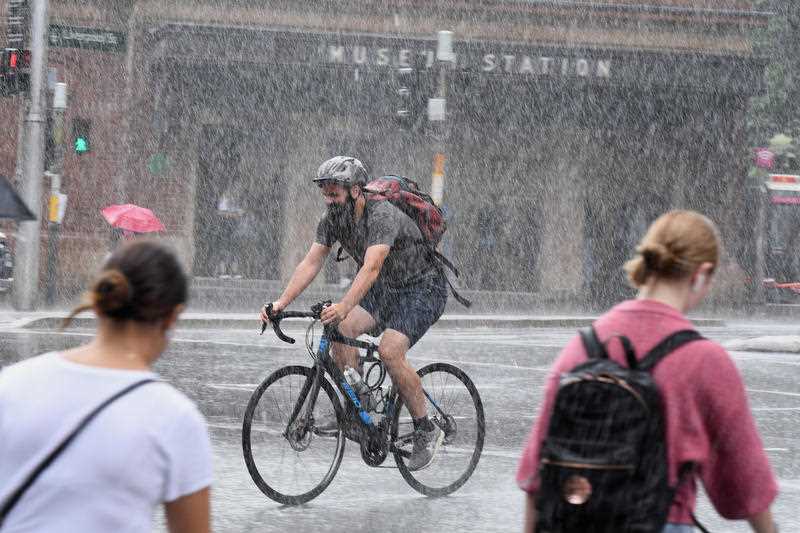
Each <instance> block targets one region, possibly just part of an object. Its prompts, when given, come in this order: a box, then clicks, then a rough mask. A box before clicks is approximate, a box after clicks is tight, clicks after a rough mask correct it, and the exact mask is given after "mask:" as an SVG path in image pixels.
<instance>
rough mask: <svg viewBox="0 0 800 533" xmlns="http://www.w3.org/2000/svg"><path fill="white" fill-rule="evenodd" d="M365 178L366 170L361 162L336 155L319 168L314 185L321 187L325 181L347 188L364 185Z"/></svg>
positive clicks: (353, 158)
mask: <svg viewBox="0 0 800 533" xmlns="http://www.w3.org/2000/svg"><path fill="white" fill-rule="evenodd" d="M367 178H368V176H367V169H366V168H364V164H363V163H361V161H359V160H358V159H356V158H355V157H350V156H346V155H337V156H336V157H332V158H330V159H328V160H327V161H325V162H324V163H322V164H321V165H320V166H319V170H317V177H316V178H314V183H317V184H319V185H321V184H322V183H324V182H326V181H332V182H334V183H340V184H342V185H345V186H347V187H349V186H351V185H366V183H367Z"/></svg>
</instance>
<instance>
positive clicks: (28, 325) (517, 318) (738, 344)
mask: <svg viewBox="0 0 800 533" xmlns="http://www.w3.org/2000/svg"><path fill="white" fill-rule="evenodd" d="M68 314H69V312H68V311H67V310H45V311H15V310H13V309H8V308H6V309H2V308H0V332H2V331H26V330H31V331H53V332H55V331H58V330H59V329H60V328H61V324H62V321H63V320H64V318H65V317H66V316H67V315H68ZM595 318H596V316H593V315H578V314H575V315H570V314H552V315H550V314H540V315H517V314H454V313H445V314H444V315H442V318H440V319H439V321H438V322H437V323H436V324H435V325H434V326H433V329H435V330H447V329H523V328H580V327H585V326H588V325H590V324H591V323H592V322H593V321H594V320H595ZM690 318H691V319H692V322H693V323H694V324H695V325H696V326H698V327H701V328H702V327H724V326H725V325H726V324H725V321H724V320H722V319H719V318H702V317H690ZM306 323H307V319H297V320H295V319H288V320H286V321H285V322H284V323H283V325H282V327H283V328H284V329H285V330H286V331H292V330H297V329H298V328H303V327H305V324H306ZM96 324H97V322H96V319H95V317H94V315H93V314H92V313H89V312H86V313H81V314H80V315H79V316H78V317H76V318H75V319H73V321H72V324H71V325H70V327H69V330H76V329H81V330H86V329H94V327H95V326H96ZM177 327H178V329H179V330H192V329H203V330H251V331H252V330H255V329H257V328H258V327H259V321H258V317H257V316H256V315H255V313H244V312H216V313H214V312H192V311H188V312H185V313H183V314H182V315H181V317H180V318H179V320H178V326H177ZM724 345H725V348H727V349H728V350H734V351H745V352H747V351H756V352H783V353H800V335H774V336H762V337H753V338H745V339H734V340H729V341H728V342H725V344H724Z"/></svg>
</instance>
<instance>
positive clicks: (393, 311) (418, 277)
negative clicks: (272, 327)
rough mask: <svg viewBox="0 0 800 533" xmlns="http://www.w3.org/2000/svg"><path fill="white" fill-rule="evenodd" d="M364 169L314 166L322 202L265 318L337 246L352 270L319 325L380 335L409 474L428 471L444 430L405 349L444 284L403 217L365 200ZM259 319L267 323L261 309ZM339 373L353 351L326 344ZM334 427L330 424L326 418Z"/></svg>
mask: <svg viewBox="0 0 800 533" xmlns="http://www.w3.org/2000/svg"><path fill="white" fill-rule="evenodd" d="M367 177H368V176H367V171H366V169H365V168H364V165H363V164H362V163H361V161H359V160H358V159H355V158H353V157H347V156H337V157H333V158H331V159H329V160H327V161H325V162H324V163H322V165H321V166H320V167H319V170H317V176H316V178H314V179H313V182H314V183H316V184H317V185H318V186H319V188H320V191H321V193H322V196H323V198H324V200H325V203H326V205H327V211H326V213H325V214H324V215H323V216H322V218H321V219H320V221H319V224H318V225H317V234H316V239H315V242H314V244H312V246H311V248H310V249H309V251H308V253H307V254H306V256H305V258H304V259H303V260H302V261H301V262H300V264H298V265H297V267H296V268H295V270H294V273H293V274H292V277H291V279H290V280H289V283H288V285H287V286H286V288H285V289H284V291H283V294H281V296H280V297H279V298H278V300H277V301H275V302H273V304H272V309H273V313H277V312H280V311H282V310H283V309H285V308H286V307H287V306H288V305H289V304H290V303H291V302H292V301H293V300H294V299H295V298H297V296H299V295H300V294H301V293H302V292H303V291H304V290H305V289H306V287H308V285H309V284H310V283H311V282H312V281H313V280H314V278H316V276H317V274H319V272H320V270H322V267H323V265H324V264H325V259H326V258H327V256H328V254H329V253H330V252H331V247H332V246H333V245H334V244H335V243H336V242H339V244H340V245H341V247H342V248H343V249H344V250H345V251H346V252H348V253H349V254H350V257H352V258H354V259H355V260H356V262H358V264H359V265H360V269H359V271H358V274H357V275H356V277H355V279H354V280H353V282H352V284H351V285H350V288H349V289H348V290H347V292H346V294H345V295H344V297H343V298H342V300H341V301H340V302H337V303H334V304H332V305H330V306H328V307H326V308H325V309H324V310H323V311H322V315H321V320H322V322H323V323H324V324H334V325H338V328H339V331H341V333H342V334H343V335H345V336H347V337H354V338H355V337H358V336H359V335H361V334H362V333H369V334H370V335H373V336H377V335H380V334H381V333H382V334H383V336H382V337H381V341H380V345H379V349H378V351H379V353H380V356H381V360H382V361H383V363H384V365H385V366H386V369H387V370H388V372H389V375H390V376H391V378H392V383H393V384H394V386H395V387H397V389H398V390H399V392H400V395H401V396H402V397H403V400H404V401H405V402H406V404H407V405H408V409H409V411H410V412H411V415H412V418H413V422H414V447H413V451H412V455H411V459H410V461H409V468H410V469H411V470H419V469H422V468H425V467H426V466H428V465H429V464H430V463H431V462H432V461H433V459H434V457H435V456H436V453H437V451H438V449H439V446H440V445H441V443H442V440H443V439H444V433H443V432H442V430H441V429H440V428H439V427H438V426H436V425H435V424H434V423H433V422H431V421H430V419H429V418H428V414H427V411H426V407H425V406H426V402H425V397H424V395H423V392H422V384H421V381H420V378H419V376H418V375H417V373H416V372H415V371H414V369H413V368H412V367H411V365H410V364H409V363H408V360H407V359H406V352H408V350H409V349H410V348H411V347H412V346H414V344H416V343H417V341H418V340H419V339H420V338H421V337H422V336H423V335H424V334H425V332H426V331H427V330H428V328H430V327H431V325H433V324H434V323H435V322H436V321H437V320H438V319H439V317H440V316H441V315H442V313H443V312H444V308H445V304H446V303H447V287H448V285H447V279H446V278H445V274H444V272H443V270H442V268H441V266H440V265H439V264H437V262H436V259H435V257H434V256H433V255H432V254H431V252H430V249H429V248H428V247H426V246H424V245H423V244H421V243H422V241H423V238H422V234H421V232H420V230H419V228H418V227H417V225H416V223H414V221H413V220H411V218H409V217H408V216H407V215H406V214H405V213H403V212H402V211H401V210H400V209H399V208H397V207H395V206H394V205H392V204H391V203H390V202H388V201H369V200H367V198H366V196H365V193H364V186H365V185H366V183H367ZM260 318H261V320H262V321H264V322H268V321H269V316H267V313H266V308H264V309H262V310H261V315H260ZM333 354H334V358H335V360H336V364H337V366H338V367H339V368H341V369H344V367H345V366H349V367H352V368H355V369H356V370H357V371H358V372H359V373H362V374H363V369H361V368H359V366H358V350H357V349H356V348H354V347H350V346H346V345H343V344H339V343H334V344H333ZM333 424H335V420H333Z"/></svg>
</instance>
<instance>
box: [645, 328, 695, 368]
mask: <svg viewBox="0 0 800 533" xmlns="http://www.w3.org/2000/svg"><path fill="white" fill-rule="evenodd" d="M704 338H705V337H703V336H702V335H700V334H699V333H698V332H697V331H695V330H693V329H682V330H680V331H676V332H675V333H672V334H671V335H669V336H667V338H665V339H664V340H662V341H661V342H659V343H658V344H657V345H656V347H655V348H653V349H652V350H650V351H649V352H647V355H645V356H644V357H642V360H641V362H640V363H639V368H640V369H641V370H646V371H647V372H650V371H651V370H653V369H654V368H655V367H656V365H657V364H658V363H660V362H661V360H662V359H664V358H665V357H666V356H668V355H669V354H671V353H672V352H674V351H675V350H677V349H678V348H680V347H681V346H683V345H684V344H686V343H689V342H692V341H698V340H702V339H704Z"/></svg>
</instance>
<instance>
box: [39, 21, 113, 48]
mask: <svg viewBox="0 0 800 533" xmlns="http://www.w3.org/2000/svg"><path fill="white" fill-rule="evenodd" d="M49 41H50V46H55V47H60V48H82V49H84V50H99V51H101V52H124V51H125V48H126V46H127V44H126V39H125V34H124V33H122V32H118V31H111V30H101V29H97V28H81V27H77V26H61V25H58V24H51V25H50V38H49Z"/></svg>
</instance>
